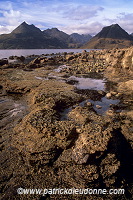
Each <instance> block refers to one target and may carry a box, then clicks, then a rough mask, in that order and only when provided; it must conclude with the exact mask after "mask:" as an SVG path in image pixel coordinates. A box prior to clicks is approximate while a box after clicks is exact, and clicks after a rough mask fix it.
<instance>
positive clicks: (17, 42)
mask: <svg viewBox="0 0 133 200" xmlns="http://www.w3.org/2000/svg"><path fill="white" fill-rule="evenodd" d="M77 36H78V37H79V39H78V41H77ZM89 38H91V35H89V34H88V35H79V34H77V33H76V36H75V34H74V35H73V34H72V35H68V34H66V33H64V32H63V31H59V30H58V29H57V28H52V29H47V30H44V31H41V30H40V29H39V28H37V27H35V26H34V25H33V24H32V25H28V24H27V23H26V22H23V23H22V24H20V25H19V26H18V27H17V28H16V29H14V30H13V31H12V32H11V33H9V34H2V35H0V49H45V48H47V49H50V48H51V49H67V48H79V47H80V46H81V45H83V44H85V43H86V42H87V41H88V39H89Z"/></svg>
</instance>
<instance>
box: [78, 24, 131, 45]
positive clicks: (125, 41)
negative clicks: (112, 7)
mask: <svg viewBox="0 0 133 200" xmlns="http://www.w3.org/2000/svg"><path fill="white" fill-rule="evenodd" d="M131 45H133V37H132V36H131V35H129V34H128V33H127V32H126V31H125V30H123V29H122V28H121V27H120V26H119V25H118V24H113V25H111V26H107V27H104V28H103V29H102V30H101V31H100V32H99V33H98V34H97V35H96V36H95V37H93V38H92V39H91V40H90V41H89V42H87V44H85V45H83V46H82V47H81V48H87V49H104V48H117V47H118V48H125V47H129V46H131Z"/></svg>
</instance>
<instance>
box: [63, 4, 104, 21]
mask: <svg viewBox="0 0 133 200" xmlns="http://www.w3.org/2000/svg"><path fill="white" fill-rule="evenodd" d="M103 10H104V8H103V7H100V6H92V5H87V6H86V5H78V6H74V7H73V8H69V9H67V11H65V12H64V16H65V17H67V18H69V19H73V20H85V19H89V18H93V17H94V16H97V15H98V12H99V11H103Z"/></svg>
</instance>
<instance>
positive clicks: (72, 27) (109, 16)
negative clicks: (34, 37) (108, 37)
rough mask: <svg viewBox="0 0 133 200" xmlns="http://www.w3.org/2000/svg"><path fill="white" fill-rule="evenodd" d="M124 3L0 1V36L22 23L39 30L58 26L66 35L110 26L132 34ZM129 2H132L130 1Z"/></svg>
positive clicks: (102, 0) (114, 1) (95, 31)
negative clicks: (116, 26) (114, 24)
mask: <svg viewBox="0 0 133 200" xmlns="http://www.w3.org/2000/svg"><path fill="white" fill-rule="evenodd" d="M118 2H119V3H118ZM120 2H122V3H121V5H120ZM124 2H125V1H124V0H118V1H116V0H112V1H107V0H101V1H98V0H93V1H86V0H78V1H77V0H21V1H19V0H7V1H6V0H5V1H0V24H1V27H0V33H9V32H11V31H12V30H13V29H15V28H16V27H17V26H18V25H19V24H20V23H22V22H23V21H26V22H27V23H29V24H34V25H35V26H37V27H39V28H41V29H42V30H44V29H47V28H52V27H57V28H59V29H61V30H63V31H64V32H66V33H73V32H78V33H90V34H92V35H94V34H96V33H98V32H99V31H100V30H101V28H102V27H103V26H108V25H110V24H111V23H118V24H119V25H120V26H122V28H124V29H125V30H126V31H128V32H133V22H132V19H133V13H132V12H129V11H130V10H131V9H132V7H131V6H129V5H128V3H124ZM129 2H130V3H131V0H129ZM123 11H124V12H126V13H123ZM2 31H3V32H2Z"/></svg>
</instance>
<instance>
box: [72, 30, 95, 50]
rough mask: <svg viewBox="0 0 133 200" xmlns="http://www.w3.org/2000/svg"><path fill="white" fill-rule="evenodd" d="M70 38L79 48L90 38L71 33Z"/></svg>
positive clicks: (88, 35) (87, 35)
mask: <svg viewBox="0 0 133 200" xmlns="http://www.w3.org/2000/svg"><path fill="white" fill-rule="evenodd" d="M70 37H71V38H72V39H73V40H74V41H75V43H77V45H78V46H79V47H80V46H81V45H83V44H85V43H86V42H88V41H89V40H90V39H91V38H92V36H91V35H90V34H86V35H84V34H82V35H80V34H78V33H72V34H71V35H70Z"/></svg>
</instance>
